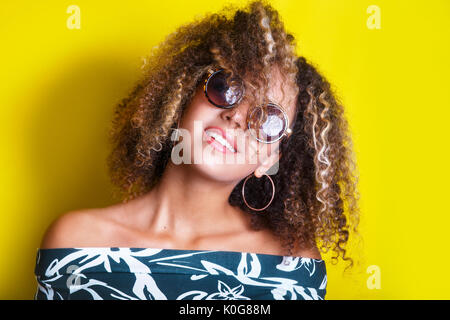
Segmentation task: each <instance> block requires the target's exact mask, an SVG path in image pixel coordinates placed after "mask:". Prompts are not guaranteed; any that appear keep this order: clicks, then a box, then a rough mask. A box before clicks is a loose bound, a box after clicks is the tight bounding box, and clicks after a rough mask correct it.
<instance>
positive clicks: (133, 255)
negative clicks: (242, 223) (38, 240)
mask: <svg viewBox="0 0 450 320" xmlns="http://www.w3.org/2000/svg"><path fill="white" fill-rule="evenodd" d="M34 273H35V276H36V280H37V285H38V286H37V291H36V294H35V297H34V299H36V300H60V299H63V300H67V299H71V300H80V299H83V300H103V299H104V300H111V299H120V300H202V299H204V300H211V299H212V300H238V299H244V300H303V299H307V300H323V299H324V298H325V293H326V285H327V273H326V267H325V262H324V261H323V260H320V259H312V258H305V257H292V256H279V255H271V254H261V253H249V252H237V251H215V250H182V249H160V248H123V247H111V248H106V247H84V248H52V249H37V254H36V266H35V272H34Z"/></svg>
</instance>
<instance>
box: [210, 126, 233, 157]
mask: <svg viewBox="0 0 450 320" xmlns="http://www.w3.org/2000/svg"><path fill="white" fill-rule="evenodd" d="M207 130H208V131H213V132H215V133H216V134H219V135H220V136H221V137H222V138H223V139H225V140H226V141H227V142H228V143H229V144H230V145H231V146H232V147H233V149H234V150H235V152H232V151H231V150H230V149H228V148H227V147H225V146H224V145H223V144H222V143H220V142H218V141H216V140H215V139H214V138H213V137H211V136H209V135H208V134H207V133H206V131H207ZM204 134H205V136H206V141H207V142H208V143H209V144H211V145H212V146H213V147H214V149H216V150H218V151H220V152H223V153H227V152H229V153H236V152H237V148H236V141H235V140H234V139H230V137H229V136H227V135H226V133H225V131H224V130H223V129H222V128H220V127H207V128H205V130H204Z"/></svg>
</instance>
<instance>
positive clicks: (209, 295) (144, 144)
mask: <svg viewBox="0 0 450 320" xmlns="http://www.w3.org/2000/svg"><path fill="white" fill-rule="evenodd" d="M147 60H148V63H147V64H146V65H145V66H144V68H143V70H144V72H143V76H142V78H141V79H140V81H139V83H138V84H137V85H136V86H135V88H134V90H132V92H131V93H130V94H129V96H128V97H127V98H126V99H124V100H123V101H122V102H121V103H120V104H119V105H118V107H117V109H116V112H115V117H114V121H113V124H112V128H111V143H112V152H111V154H110V156H109V158H108V165H109V169H110V174H111V178H112V181H113V183H114V185H115V186H117V188H116V190H115V191H117V192H118V194H119V195H120V197H121V199H122V201H121V202H120V203H118V204H115V205H113V206H110V207H105V208H93V209H84V210H76V211H72V212H68V213H66V214H64V215H62V216H61V217H59V218H58V219H57V220H56V221H54V222H53V223H52V224H51V226H50V227H49V228H48V230H47V232H46V234H45V235H44V237H43V240H42V243H41V246H40V249H38V252H37V263H36V269H35V274H36V276H37V280H38V289H37V292H36V296H35V298H36V299H323V298H324V297H325V294H326V283H327V280H326V279H327V278H326V268H325V263H324V260H322V257H321V255H320V251H319V248H320V249H321V250H322V251H323V252H327V251H328V250H329V249H332V250H333V252H334V253H335V256H334V257H333V259H334V260H337V259H338V258H339V257H341V258H342V259H343V260H349V261H350V263H351V264H352V263H353V262H352V260H351V259H350V258H349V257H347V256H346V250H345V245H346V243H347V241H348V238H349V232H350V231H352V230H353V231H355V232H356V226H357V223H358V208H357V203H356V192H357V191H356V179H355V177H354V176H353V175H352V174H353V173H352V170H351V169H352V165H353V161H352V157H351V149H350V147H351V140H350V137H349V135H348V133H347V124H346V120H345V118H344V116H343V109H342V106H341V105H340V104H338V103H337V102H336V99H335V98H334V97H333V94H332V92H331V90H330V86H329V84H328V82H327V81H326V80H325V79H324V78H323V77H321V76H320V74H319V73H318V72H317V71H316V70H315V68H314V67H313V66H311V65H310V64H308V63H307V62H306V60H305V59H304V58H303V57H297V56H296V54H295V39H294V37H293V36H292V35H291V34H288V33H286V31H285V30H284V26H283V23H282V22H281V20H280V17H279V16H278V13H277V12H276V11H275V10H274V9H273V8H272V7H271V6H270V5H269V4H266V3H264V2H262V1H254V2H251V3H249V4H248V6H247V7H245V8H242V9H237V10H236V9H234V8H232V7H227V8H225V9H224V10H223V11H222V12H221V13H220V14H210V15H208V16H206V17H205V18H203V19H201V20H199V21H195V22H192V23H190V24H188V25H184V26H181V27H180V28H178V30H177V32H174V33H173V34H171V35H170V36H168V37H167V38H166V39H165V41H164V42H163V43H162V44H161V45H160V46H159V47H157V48H155V50H153V51H152V54H151V55H150V56H149V58H148V59H147ZM344 203H345V204H346V208H347V210H346V212H344ZM352 225H353V228H352Z"/></svg>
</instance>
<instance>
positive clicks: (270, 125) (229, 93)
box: [203, 69, 292, 143]
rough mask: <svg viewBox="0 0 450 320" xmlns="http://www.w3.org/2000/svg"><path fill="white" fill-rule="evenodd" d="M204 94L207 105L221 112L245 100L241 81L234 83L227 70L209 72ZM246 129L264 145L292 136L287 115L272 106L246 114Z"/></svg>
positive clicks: (235, 80)
mask: <svg viewBox="0 0 450 320" xmlns="http://www.w3.org/2000/svg"><path fill="white" fill-rule="evenodd" d="M203 90H204V92H205V96H206V98H207V99H208V101H209V102H210V103H211V104H212V105H214V106H216V107H218V108H222V109H231V108H233V107H234V106H236V105H237V104H239V102H241V100H242V98H243V97H244V86H243V84H242V82H241V81H240V79H238V78H233V79H231V78H230V75H229V73H227V72H226V71H225V70H224V69H219V70H209V74H208V77H207V78H206V80H205V83H204V86H203ZM247 127H248V129H249V130H250V133H251V134H252V135H253V137H254V138H255V139H256V140H258V141H260V142H263V143H274V142H277V141H278V140H280V139H281V138H282V137H284V136H286V137H289V136H290V135H291V134H292V130H291V128H290V127H289V118H288V116H287V114H286V112H285V111H284V110H283V109H282V108H281V107H280V106H279V105H277V104H276V103H273V102H268V103H267V104H266V105H260V106H256V107H252V108H251V109H250V110H249V112H248V114H247Z"/></svg>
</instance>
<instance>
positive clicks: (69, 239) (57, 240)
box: [40, 205, 118, 249]
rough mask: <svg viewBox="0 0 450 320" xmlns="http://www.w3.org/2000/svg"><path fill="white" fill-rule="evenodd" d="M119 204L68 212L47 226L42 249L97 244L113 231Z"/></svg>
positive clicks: (41, 245)
mask: <svg viewBox="0 0 450 320" xmlns="http://www.w3.org/2000/svg"><path fill="white" fill-rule="evenodd" d="M117 209H118V205H113V206H110V207H105V208H89V209H79V210H73V211H69V212H66V213H64V214H62V215H60V216H59V217H57V218H56V219H55V220H53V221H52V222H51V223H50V225H49V226H48V227H47V229H46V231H45V233H44V235H43V237H42V240H41V244H40V248H41V249H50V248H71V247H81V246H84V245H87V246H91V245H93V244H94V245H95V244H96V242H98V241H99V240H101V239H103V238H105V237H106V236H107V234H110V233H111V230H112V228H113V226H114V215H115V214H116V213H117V211H118V210H117Z"/></svg>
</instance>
